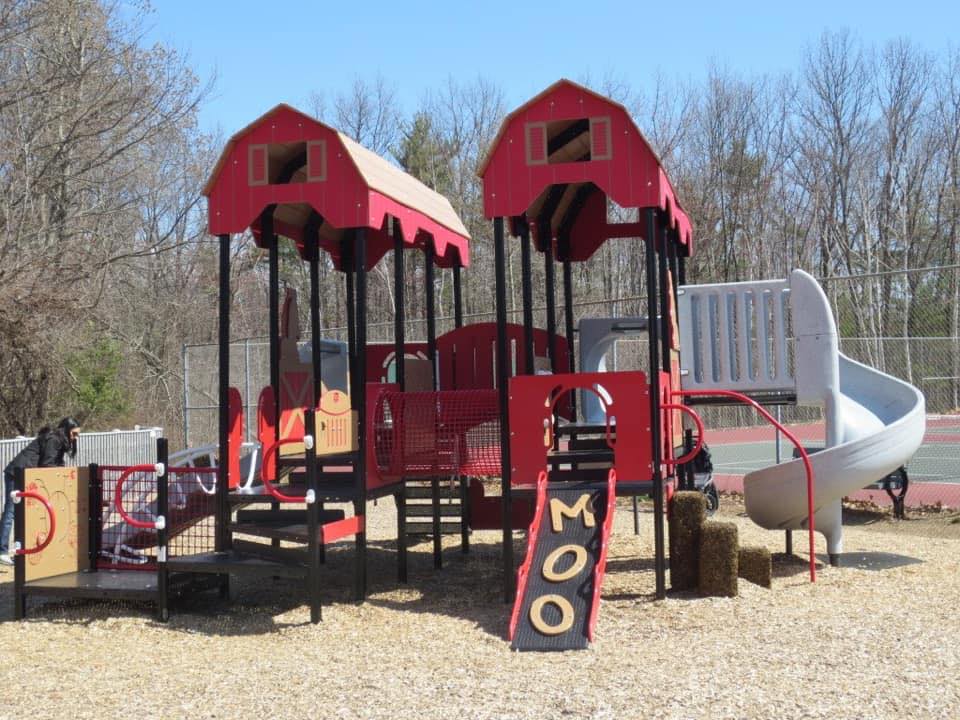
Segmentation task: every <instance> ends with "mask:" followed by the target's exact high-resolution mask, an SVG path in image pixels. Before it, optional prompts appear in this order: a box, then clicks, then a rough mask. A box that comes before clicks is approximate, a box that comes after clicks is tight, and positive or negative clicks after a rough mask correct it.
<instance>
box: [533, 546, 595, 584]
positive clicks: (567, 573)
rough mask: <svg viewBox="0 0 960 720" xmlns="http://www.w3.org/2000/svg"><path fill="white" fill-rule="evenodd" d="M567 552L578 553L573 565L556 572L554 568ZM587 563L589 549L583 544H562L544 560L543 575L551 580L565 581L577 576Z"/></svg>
mask: <svg viewBox="0 0 960 720" xmlns="http://www.w3.org/2000/svg"><path fill="white" fill-rule="evenodd" d="M567 553H573V554H574V555H576V558H575V559H574V561H573V565H571V566H570V567H569V568H567V569H566V570H564V571H563V572H562V573H558V572H556V571H555V570H554V569H553V568H554V566H555V565H556V564H557V560H559V559H560V558H561V557H563V556H564V555H566V554H567ZM586 565H587V551H586V549H585V548H584V547H583V546H582V545H561V546H560V547H558V548H557V549H556V550H554V551H553V552H552V553H550V554H549V555H547V557H546V559H545V560H544V561H543V577H544V578H545V579H547V580H549V581H550V582H563V581H564V580H569V579H570V578H572V577H576V576H577V574H578V573H579V572H580V571H581V570H583V568H584V567H586Z"/></svg>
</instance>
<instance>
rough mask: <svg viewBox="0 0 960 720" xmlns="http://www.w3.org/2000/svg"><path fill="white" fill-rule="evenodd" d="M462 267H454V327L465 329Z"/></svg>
mask: <svg viewBox="0 0 960 720" xmlns="http://www.w3.org/2000/svg"><path fill="white" fill-rule="evenodd" d="M460 269H461V268H460V266H459V265H454V266H453V326H454V327H458V328H460V327H463V288H462V287H461V280H460Z"/></svg>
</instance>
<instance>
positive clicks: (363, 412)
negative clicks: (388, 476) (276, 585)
mask: <svg viewBox="0 0 960 720" xmlns="http://www.w3.org/2000/svg"><path fill="white" fill-rule="evenodd" d="M353 252H354V257H353V260H354V263H353V267H354V272H355V273H356V276H357V292H356V295H357V298H356V325H357V327H356V353H355V361H354V372H353V373H352V375H353V379H354V382H353V385H354V388H355V390H354V392H355V394H354V395H353V396H352V398H353V399H352V405H353V407H355V408H356V410H357V425H358V428H357V459H356V461H355V462H354V473H355V477H354V481H355V483H356V486H355V499H354V502H353V511H354V514H355V515H363V516H366V514H367V442H368V440H369V439H368V438H367V434H366V427H367V398H366V389H367V231H366V228H358V229H357V230H356V231H355V234H354V243H353ZM356 547H357V559H356V562H357V566H356V580H357V585H356V597H357V600H360V601H363V599H364V598H365V597H366V595H367V532H366V528H364V529H363V530H362V531H361V532H359V533H357V541H356Z"/></svg>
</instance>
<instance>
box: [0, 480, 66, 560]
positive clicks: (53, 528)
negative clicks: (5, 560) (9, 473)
mask: <svg viewBox="0 0 960 720" xmlns="http://www.w3.org/2000/svg"><path fill="white" fill-rule="evenodd" d="M10 498H11V499H12V500H13V501H14V502H20V498H28V499H30V500H36V501H37V502H39V503H40V504H41V505H43V507H44V509H45V510H46V511H47V515H48V516H49V517H50V531H49V532H48V533H47V537H46V538H44V540H43V542H42V543H40V544H39V545H37V546H36V547H35V548H17V549H16V550H15V551H14V554H15V555H34V554H35V553H38V552H41V551H42V550H43V549H44V548H46V547H47V545H49V544H50V543H51V541H52V540H53V536H54V534H55V533H56V532H57V514H56V513H55V512H54V511H53V505H51V504H50V501H49V500H47V499H46V498H45V497H43V495H40V494H39V493H35V492H32V491H30V490H24V491H23V492H21V491H19V490H14V491H13V492H12V493H11V494H10Z"/></svg>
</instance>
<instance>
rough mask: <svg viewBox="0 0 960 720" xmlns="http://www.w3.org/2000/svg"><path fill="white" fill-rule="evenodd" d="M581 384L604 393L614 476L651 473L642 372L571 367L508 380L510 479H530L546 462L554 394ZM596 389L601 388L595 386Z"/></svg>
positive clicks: (629, 478) (630, 478)
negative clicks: (612, 421)
mask: <svg viewBox="0 0 960 720" xmlns="http://www.w3.org/2000/svg"><path fill="white" fill-rule="evenodd" d="M578 389H586V390H590V391H593V392H598V394H600V395H601V397H602V396H604V395H606V397H607V398H609V402H608V403H607V415H608V417H610V418H615V427H616V436H615V439H614V440H613V442H612V447H613V457H614V460H613V463H614V468H615V469H616V471H617V478H618V480H619V481H620V482H636V481H647V480H650V479H651V478H652V477H653V448H652V446H651V432H650V402H649V396H650V388H649V385H648V383H647V376H646V374H645V373H642V372H638V371H631V372H614V373H575V374H558V375H522V376H518V377H515V378H512V379H511V380H510V406H509V408H508V413H509V418H510V464H511V468H512V477H511V482H512V483H513V484H514V485H532V484H533V483H534V482H535V480H536V477H537V474H538V473H539V472H540V471H541V470H543V469H545V468H546V466H547V450H548V448H549V447H550V445H551V444H552V437H550V436H545V432H546V431H545V429H546V428H551V427H552V425H553V417H552V416H553V409H554V407H555V406H556V398H557V397H558V396H559V397H563V396H569V393H570V391H573V390H578ZM601 390H602V391H601Z"/></svg>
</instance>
